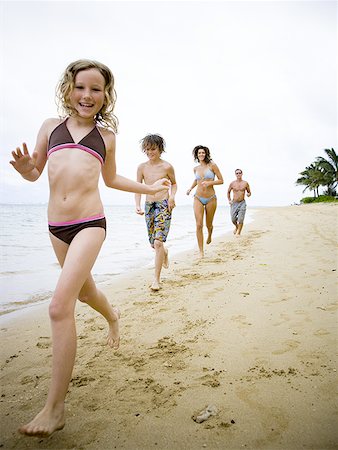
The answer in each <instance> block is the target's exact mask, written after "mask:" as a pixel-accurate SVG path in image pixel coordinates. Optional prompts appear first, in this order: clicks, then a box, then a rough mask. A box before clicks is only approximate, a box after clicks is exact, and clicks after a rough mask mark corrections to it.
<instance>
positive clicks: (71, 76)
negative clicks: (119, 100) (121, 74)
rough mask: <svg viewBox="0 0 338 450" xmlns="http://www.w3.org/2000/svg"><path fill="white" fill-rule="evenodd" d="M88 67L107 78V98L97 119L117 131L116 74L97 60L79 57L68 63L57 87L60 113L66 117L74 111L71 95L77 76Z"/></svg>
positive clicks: (105, 95)
mask: <svg viewBox="0 0 338 450" xmlns="http://www.w3.org/2000/svg"><path fill="white" fill-rule="evenodd" d="M88 69H97V70H98V71H99V72H100V73H101V75H102V76H103V77H104V79H105V88H104V98H105V99H104V103H103V106H102V108H101V110H100V111H99V112H98V113H97V114H96V116H95V121H96V123H98V124H100V125H101V126H103V127H104V128H107V129H111V130H113V131H114V132H115V133H117V128H118V119H117V117H116V116H115V115H114V113H113V111H114V107H115V102H116V91H115V89H114V76H113V74H112V72H111V71H110V69H109V68H108V67H107V66H105V65H104V64H101V63H99V62H97V61H93V60H89V59H79V60H78V61H74V62H72V63H70V64H69V65H68V67H67V68H66V70H65V72H64V74H63V76H62V78H61V80H60V81H59V83H58V85H57V87H56V103H57V106H58V111H59V114H60V116H61V117H66V116H68V115H70V114H72V113H74V108H73V107H72V105H71V103H70V99H69V97H70V94H71V92H72V90H73V89H74V82H75V77H76V75H77V74H78V73H79V72H81V71H82V70H88Z"/></svg>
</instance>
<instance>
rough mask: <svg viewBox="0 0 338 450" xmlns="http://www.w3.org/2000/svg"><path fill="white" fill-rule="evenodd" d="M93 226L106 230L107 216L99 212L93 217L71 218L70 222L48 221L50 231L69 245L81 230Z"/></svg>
mask: <svg viewBox="0 0 338 450" xmlns="http://www.w3.org/2000/svg"><path fill="white" fill-rule="evenodd" d="M92 227H99V228H103V229H104V230H105V231H106V218H105V216H104V215H102V214H98V215H96V216H93V217H87V218H85V219H78V220H71V221H69V222H48V228H49V231H50V233H52V235H53V236H55V237H57V238H58V239H61V241H63V242H65V243H66V244H68V245H69V244H70V243H71V242H72V240H73V239H74V237H75V236H76V235H77V234H78V233H79V232H80V231H82V230H84V229H85V228H92Z"/></svg>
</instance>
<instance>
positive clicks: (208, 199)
mask: <svg viewBox="0 0 338 450" xmlns="http://www.w3.org/2000/svg"><path fill="white" fill-rule="evenodd" d="M194 197H195V198H197V200H199V201H200V202H201V203H202V205H204V206H205V205H207V204H208V203H209V202H210V200H212V199H213V198H217V197H216V194H214V195H212V196H211V197H199V196H198V195H196V194H195V195H194Z"/></svg>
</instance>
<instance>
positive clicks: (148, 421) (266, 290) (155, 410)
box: [0, 204, 338, 450]
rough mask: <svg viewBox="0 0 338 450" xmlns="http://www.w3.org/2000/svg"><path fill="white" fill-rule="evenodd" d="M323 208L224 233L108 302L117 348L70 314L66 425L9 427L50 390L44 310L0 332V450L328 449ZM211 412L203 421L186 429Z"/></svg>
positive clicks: (332, 306)
mask: <svg viewBox="0 0 338 450" xmlns="http://www.w3.org/2000/svg"><path fill="white" fill-rule="evenodd" d="M337 219H338V206H337V205H334V204H320V205H303V206H290V207H282V208H264V209H261V210H259V211H258V212H257V213H256V214H255V217H254V221H253V222H252V223H250V224H249V225H244V229H243V234H242V236H241V237H239V238H236V237H235V236H233V234H232V233H228V234H226V235H224V236H223V237H222V238H218V239H217V240H215V241H214V242H212V243H211V244H210V245H208V246H207V249H206V256H205V259H204V260H202V261H198V260H197V259H196V255H195V253H194V252H188V253H184V254H182V255H179V256H175V257H173V258H171V259H170V267H169V269H168V270H166V271H163V284H162V289H161V290H160V291H159V292H151V291H150V290H149V285H150V283H151V280H152V272H153V270H152V269H151V268H149V269H145V270H142V271H139V272H133V273H130V274H129V275H128V276H127V277H124V278H123V279H120V280H118V281H115V280H114V283H112V284H111V286H109V287H107V288H105V292H106V294H107V295H108V297H109V298H110V300H111V302H112V303H113V304H114V305H117V306H118V307H119V308H120V310H121V313H122V317H121V337H122V338H121V346H120V349H119V351H117V352H114V351H112V350H111V349H110V348H108V347H107V346H106V345H105V336H106V326H105V323H104V320H103V319H102V318H100V317H98V316H97V314H96V313H95V312H94V311H91V310H90V309H89V308H88V307H86V306H85V305H82V304H80V303H79V304H78V306H77V310H76V314H77V330H78V352H77V358H76V364H75V368H74V372H73V379H72V381H71V384H70V388H69V393H68V396H67V403H66V410H67V413H66V426H65V428H64V429H63V430H62V431H59V432H56V433H55V434H54V435H52V436H51V437H50V438H46V439H41V438H29V437H25V436H21V435H20V434H19V433H18V432H17V428H18V427H19V426H20V425H22V424H23V423H26V422H28V421H29V420H30V419H31V418H32V417H33V416H34V415H35V414H36V413H37V412H38V411H39V410H40V409H41V408H42V406H43V404H44V400H45V398H46V394H47V389H48V385H49V378H50V366H51V340H50V328H49V320H48V305H42V306H39V307H35V308H32V309H31V310H30V311H27V312H26V313H25V314H24V315H23V314H22V315H16V316H15V319H12V320H7V321H5V322H3V323H2V327H1V341H2V350H1V355H2V360H1V440H0V446H1V447H2V448H5V449H20V450H21V449H58V450H61V449H62V450H63V449H83V450H91V449H115V448H116V449H129V450H137V449H140V450H148V449H163V450H173V449H175V450H176V449H177V450H181V449H182V450H183V449H189V450H190V449H191V450H195V449H199V448H201V449H203V448H206V449H231V450H237V449H242V448H247V449H269V450H275V449H281V450H282V449H283V450H296V449H297V450H298V449H314V450H328V449H334V448H338V431H337V430H338V427H337V426H336V425H337V423H338V407H337V395H336V391H337V385H338V384H337V381H338V377H337V372H336V368H337V365H336V363H337V354H336V353H337V309H338V301H337V298H338V295H337V294H338V290H337V231H336V230H337V224H338V220H337ZM207 406H210V407H211V408H210V411H211V412H212V413H211V415H209V416H208V414H206V415H205V417H206V416H208V417H207V419H206V420H204V421H201V422H199V421H197V422H196V418H197V417H198V416H199V414H200V413H201V412H202V411H203V410H205V408H206V407H207Z"/></svg>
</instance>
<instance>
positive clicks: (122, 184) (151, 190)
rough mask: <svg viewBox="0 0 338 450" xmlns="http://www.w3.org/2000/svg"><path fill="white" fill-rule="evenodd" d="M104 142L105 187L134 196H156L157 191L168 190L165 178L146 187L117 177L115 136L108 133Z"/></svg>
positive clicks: (103, 173) (119, 176) (168, 184)
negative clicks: (133, 194)
mask: <svg viewBox="0 0 338 450" xmlns="http://www.w3.org/2000/svg"><path fill="white" fill-rule="evenodd" d="M105 142H106V149H107V152H106V160H105V163H104V165H103V167H102V177H103V180H104V182H105V185H106V186H108V187H111V188H114V189H118V190H120V191H126V192H134V193H135V194H156V192H159V191H163V190H169V187H170V181H169V180H168V179H167V178H161V179H160V180H157V181H156V183H154V184H151V185H147V184H144V183H139V182H137V181H133V180H130V179H129V178H125V177H122V176H121V175H118V174H117V173H116V162H115V135H114V134H113V133H111V132H109V135H108V136H107V135H106V136H105Z"/></svg>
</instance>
